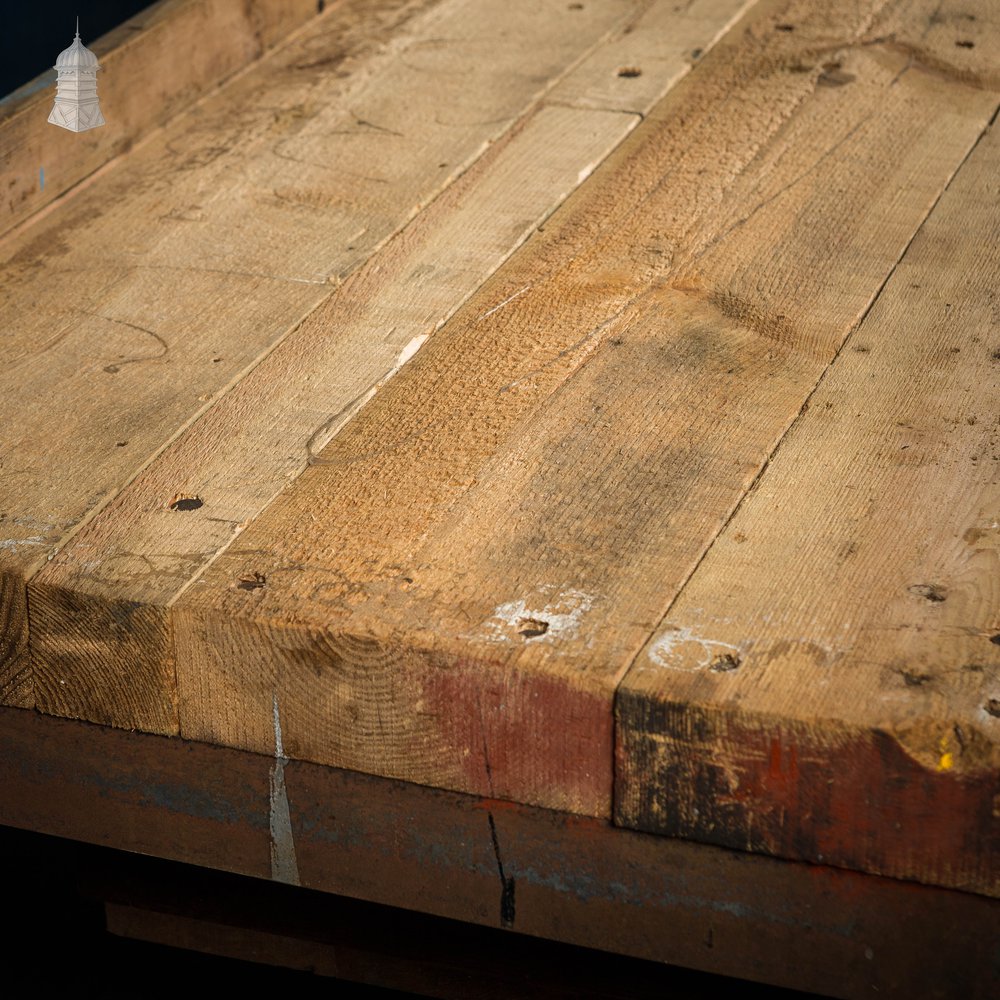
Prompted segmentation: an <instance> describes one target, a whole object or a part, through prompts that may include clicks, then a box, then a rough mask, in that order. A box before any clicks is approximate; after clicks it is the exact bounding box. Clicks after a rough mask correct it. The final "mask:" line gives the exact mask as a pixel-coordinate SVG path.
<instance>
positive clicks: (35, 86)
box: [0, 69, 56, 105]
mask: <svg viewBox="0 0 1000 1000" xmlns="http://www.w3.org/2000/svg"><path fill="white" fill-rule="evenodd" d="M55 82H56V71H55V70H54V69H50V70H47V71H46V72H45V73H43V74H42V75H41V76H39V77H37V78H36V79H34V80H32V81H31V82H30V83H26V84H25V85H24V86H23V87H18V88H17V90H15V91H13V92H12V93H10V94H5V95H4V96H3V97H0V105H4V104H13V103H14V102H15V101H20V100H21V99H22V98H25V97H30V96H31V95H32V94H37V93H38V91H40V90H45V89H46V88H47V87H51V86H52V84H54V83H55Z"/></svg>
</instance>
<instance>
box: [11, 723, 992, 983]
mask: <svg viewBox="0 0 1000 1000" xmlns="http://www.w3.org/2000/svg"><path fill="white" fill-rule="evenodd" d="M274 766H275V761H274V759H273V757H271V758H269V757H264V756H261V755H256V754H251V753H246V752H241V751H235V750H227V749H224V748H220V747H213V746H207V745H204V744H198V743H193V742H189V741H186V740H182V739H176V738H175V739H166V738H164V737H159V736H152V735H146V734H142V733H128V732H125V731H123V730H117V729H110V728H105V727H101V726H94V725H89V724H87V723H81V722H73V721H68V720H63V719H55V718H52V717H47V716H42V715H39V714H38V713H35V712H30V711H24V710H20V709H0V787H2V788H3V790H4V794H3V795H2V796H0V824H5V825H8V826H16V827H22V828H29V829H34V830H38V831H41V832H46V833H50V834H56V835H58V836H61V837H71V838H74V839H77V840H85V841H87V842H90V843H96V844H103V845H107V846H113V847H115V848H118V849H120V850H127V851H134V852H138V853H142V854H153V855H157V856H159V857H162V858H167V859H172V860H177V861H184V862H186V863H191V864H197V865H201V866H203V867H213V868H218V869H223V870H227V871H236V872H242V873H244V874H250V875H255V876H264V877H266V876H267V875H268V874H269V862H268V852H269V839H270V833H269V831H270V828H271V824H270V822H269V811H270V802H269V794H268V787H269V779H268V775H269V771H270V770H271V769H273V767H274ZM284 777H285V789H286V794H287V797H288V800H289V818H290V830H291V837H292V841H293V843H294V845H295V851H296V855H297V859H298V868H299V873H300V877H301V882H302V885H303V886H306V887H310V888H313V889H318V890H321V891H323V892H332V893H337V894H339V895H343V896H351V897H354V898H358V899H366V900H369V901H371V902H376V903H383V904H387V905H390V906H402V907H405V908H409V909H415V910H418V911H420V912H425V913H431V914H435V915H437V916H441V917H447V918H452V919H456V920H464V921H468V922H470V923H473V924H477V925H480V926H485V927H495V928H500V927H502V926H503V909H502V905H501V901H502V897H503V884H502V880H501V878H500V877H499V874H498V867H497V852H498V851H499V854H500V857H501V858H502V861H503V866H504V872H505V877H506V878H509V879H511V880H513V883H514V885H515V887H516V888H515V892H514V897H515V903H516V906H515V912H514V915H513V929H514V930H515V931H517V932H521V933H523V934H525V935H532V936H535V937H543V938H548V939H551V940H555V941H564V942H567V943H569V944H575V945H582V946H584V947H588V948H600V949H602V950H604V951H612V952H615V953H618V954H623V955H631V956H634V957H637V958H644V959H648V960H651V961H655V962H671V963H674V964H678V965H682V966H685V967H688V968H696V969H704V970H706V971H710V972H715V973H719V974H722V975H735V976H738V977H741V978H751V979H754V980H757V981H761V982H767V983H771V984H775V985H780V986H787V987H790V988H794V989H804V990H809V991H818V992H821V993H823V994H826V995H833V996H851V997H860V996H871V995H872V993H873V992H874V988H877V989H878V991H879V993H880V994H885V993H888V994H893V995H897V996H901V997H912V996H917V995H920V996H941V997H948V996H954V995H955V992H956V991H958V992H960V993H961V994H962V995H963V996H969V997H977V996H981V997H989V996H991V991H992V990H993V988H994V968H995V966H994V962H995V948H996V942H997V940H998V936H1000V903H998V901H996V900H991V899H986V898H984V897H981V896H975V895H972V894H969V893H960V892H954V891H950V890H945V889H939V888H934V887H920V886H916V885H912V884H907V883H903V882H898V881H895V880H893V879H884V878H879V877H877V876H866V875H860V874H857V873H854V872H848V871H842V870H838V869H835V868H828V867H824V866H816V865H806V864H802V863H796V862H785V861H779V860H777V859H774V858H767V857H755V856H750V855H745V854H742V853H740V852H738V851H729V850H725V849H722V848H718V847H709V846H706V845H700V844H694V843H689V842H685V841H681V840H674V839H672V838H667V837H656V836H650V835H648V834H642V833H637V832H635V831H632V830H624V829H620V828H615V827H613V826H611V825H610V824H608V823H606V822H601V821H594V820H586V819H581V818H580V817H574V816H570V815H566V814H559V813H552V812H547V811H545V810H540V809H533V808H529V807H523V806H514V805H510V804H506V803H501V802H496V801H491V800H486V799H478V798H475V797H471V796H465V795H460V794H458V793H453V792H442V791H438V790H435V789H430V788H421V787H419V786H415V785H408V784H405V783H402V782H396V781H391V780H386V779H380V778H374V777H371V776H368V775H363V774H357V773H352V772H349V771H339V770H336V769H331V768H326V767H322V766H318V765H315V764H308V763H305V762H300V761H292V762H290V763H289V764H288V765H287V766H286V769H285V775H284ZM492 830H495V831H496V844H497V845H498V846H495V845H494V839H493V835H492ZM508 916H509V913H508ZM901 929H905V933H902V932H901ZM790 954H794V955H795V956H796V960H795V961H794V962H790V961H789V960H788V956H789V955H790Z"/></svg>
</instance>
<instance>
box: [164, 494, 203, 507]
mask: <svg viewBox="0 0 1000 1000" xmlns="http://www.w3.org/2000/svg"><path fill="white" fill-rule="evenodd" d="M204 505H205V501H204V500H202V498H201V497H196V496H188V495H187V494H183V493H178V494H177V496H175V497H174V498H173V500H171V501H170V509H171V510H197V509H198V508H199V507H203V506H204Z"/></svg>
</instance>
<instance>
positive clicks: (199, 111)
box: [0, 0, 636, 731]
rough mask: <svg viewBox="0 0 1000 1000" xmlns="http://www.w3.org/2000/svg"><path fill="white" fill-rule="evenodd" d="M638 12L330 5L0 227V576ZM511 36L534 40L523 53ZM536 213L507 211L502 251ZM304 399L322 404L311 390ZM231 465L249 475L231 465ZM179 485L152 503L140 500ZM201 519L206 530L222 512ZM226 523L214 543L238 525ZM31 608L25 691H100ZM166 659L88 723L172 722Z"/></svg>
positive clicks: (77, 606) (28, 566) (585, 133)
mask: <svg viewBox="0 0 1000 1000" xmlns="http://www.w3.org/2000/svg"><path fill="white" fill-rule="evenodd" d="M635 9H636V5H635V4H627V5H624V6H623V5H620V4H612V3H595V4H590V5H588V9H587V11H586V12H585V16H582V17H576V16H572V14H571V13H570V12H567V11H566V10H565V8H563V7H561V6H560V7H558V8H556V7H554V6H544V7H540V6H539V5H537V4H534V3H529V2H527V0H525V2H523V3H518V4H516V5H513V6H509V8H508V9H505V10H504V11H503V12H501V11H500V10H499V9H498V8H496V7H495V6H494V5H490V4H482V3H478V2H474V0H447V2H444V3H441V4H437V5H434V4H429V3H417V2H414V3H403V2H401V0H387V2H383V3H378V4H372V3H343V4H338V5H337V6H336V7H335V8H334V9H332V10H331V11H330V12H329V14H328V15H324V17H323V18H321V19H318V20H317V21H316V23H315V24H314V25H311V26H309V27H308V28H307V29H306V30H305V31H304V32H302V33H301V34H299V35H297V36H296V37H295V38H294V39H293V40H292V41H291V42H290V43H289V45H287V46H285V47H284V48H282V49H281V50H280V51H278V52H275V53H273V54H272V55H271V56H269V57H267V58H265V59H264V60H262V62H261V63H260V65H259V66H257V67H255V68H254V69H253V70H251V71H250V72H248V73H246V74H244V75H242V76H240V77H239V78H238V79H236V80H234V81H232V83H231V84H230V85H229V86H227V87H226V88H224V89H223V90H222V91H220V92H219V93H217V94H215V95H213V96H212V97H211V98H209V99H207V100H206V101H204V102H202V103H200V104H199V105H197V106H196V107H194V108H192V109H191V110H190V111H189V113H187V114H186V115H184V116H182V117H181V118H179V119H177V120H176V121H174V122H173V123H171V125H170V126H169V127H167V128H166V129H165V130H164V131H163V132H162V133H161V134H159V135H158V136H156V137H154V138H152V139H151V140H150V142H149V143H148V144H146V145H145V146H144V147H143V148H142V149H140V150H136V151H135V152H134V154H133V155H132V156H130V157H129V158H128V159H127V161H123V162H122V163H121V164H120V165H119V166H118V168H117V169H115V170H114V171H111V172H109V173H108V174H107V175H106V176H104V177H102V178H101V179H100V181H99V183H95V184H93V185H91V186H90V187H88V188H87V189H85V190H82V191H80V192H78V194H77V195H76V196H75V197H74V198H73V199H71V200H70V201H68V202H67V203H66V204H65V205H63V206H60V208H59V209H58V210H56V211H54V212H52V213H51V214H49V215H48V216H46V218H45V219H43V220H41V221H40V222H39V223H38V224H37V225H35V226H32V227H31V228H30V229H29V230H27V231H26V232H25V233H23V234H20V235H19V236H17V237H16V238H14V239H11V240H8V241H7V243H6V245H5V252H6V254H7V256H6V263H5V264H4V265H3V270H2V273H3V275H4V282H3V284H2V285H0V307H2V308H3V311H4V316H5V317H6V318H7V321H8V323H9V326H8V329H7V336H6V338H5V340H4V343H3V347H2V353H3V360H4V366H3V370H2V374H0V395H2V398H3V399H4V404H5V408H4V413H5V433H4V441H3V452H2V454H0V463H3V469H4V478H3V480H2V482H0V490H2V494H0V514H3V515H4V516H5V521H4V535H5V537H4V540H3V550H2V551H0V572H4V573H7V574H8V575H11V576H13V577H14V578H15V580H16V579H17V578H24V579H28V578H30V577H31V576H32V575H33V574H34V573H35V572H36V571H37V570H38V569H39V568H41V567H42V566H44V565H45V563H46V561H47V560H48V558H49V557H50V556H51V555H52V554H53V553H54V552H55V551H56V550H57V549H58V547H59V546H61V545H62V544H64V543H65V542H66V540H67V539H68V538H69V537H70V536H71V535H72V534H73V533H74V532H75V531H77V530H78V529H79V527H80V526H81V525H82V524H83V523H85V522H86V521H87V520H89V519H90V518H91V517H93V516H94V515H95V514H96V513H97V512H98V511H99V510H100V509H101V508H102V507H103V506H105V505H106V504H107V503H108V502H109V501H110V500H111V499H113V497H114V496H115V495H116V494H117V493H118V492H119V491H120V490H121V488H122V487H123V486H124V485H125V484H127V483H128V482H129V481H130V480H131V479H132V478H134V477H135V475H137V474H138V473H139V472H140V471H141V470H142V469H143V468H144V467H145V466H146V465H147V464H148V463H149V462H150V461H152V460H153V459H154V458H155V457H156V456H157V455H158V454H159V452H161V451H162V450H163V448H164V447H166V446H167V445H168V444H169V443H170V441H171V440H172V439H173V438H174V437H176V436H177V435H178V434H180V433H182V432H183V431H184V429H185V428H186V427H187V426H189V425H190V424H191V423H192V421H194V420H196V419H197V417H198V416H199V415H200V414H201V413H203V412H205V411H206V410H207V409H208V408H210V406H211V404H212V403H213V402H214V401H216V400H217V399H219V398H221V397H222V396H223V395H224V394H225V393H226V392H227V391H228V390H229V389H230V388H231V387H232V386H233V385H234V384H236V383H237V382H238V381H239V380H240V379H241V378H242V377H243V376H244V375H245V374H246V373H247V372H248V371H249V370H251V369H252V368H253V367H254V366H255V365H256V364H257V363H258V361H259V360H260V359H261V357H262V356H263V355H265V354H266V353H268V352H269V351H270V350H271V349H272V348H273V347H274V346H275V344H277V343H278V342H279V341H280V340H281V339H282V338H283V337H284V336H286V335H287V334H288V333H289V332H290V331H291V330H293V329H295V328H296V327H297V326H298V324H299V322H300V320H301V319H303V318H304V317H305V316H306V315H308V314H309V313H310V312H311V311H312V310H313V309H315V308H316V307H317V306H318V305H319V304H320V303H321V302H323V301H324V300H325V299H327V298H328V297H329V296H330V295H331V294H332V293H333V292H334V290H335V288H336V286H337V285H339V284H340V283H341V282H342V281H343V279H344V278H345V277H346V276H347V275H349V274H350V272H351V271H353V270H354V269H356V268H357V267H358V266H359V265H360V264H362V263H363V262H364V261H365V260H366V259H367V258H368V257H369V256H370V255H371V254H372V253H373V252H375V251H376V250H377V249H378V248H379V247H380V246H381V245H382V244H383V243H384V242H385V241H386V240H387V239H388V238H390V237H391V236H392V235H393V233H395V232H396V231H398V230H400V229H401V228H402V227H403V226H404V225H405V224H406V223H407V222H408V221H410V219H411V218H412V217H413V216H414V215H416V214H417V213H418V212H419V211H420V210H421V209H422V208H423V207H425V206H426V205H427V204H428V203H429V202H431V201H432V200H433V199H434V198H435V197H436V196H437V195H439V194H440V193H441V192H442V191H443V190H445V189H446V188H447V187H448V185H449V184H450V183H451V182H452V181H453V180H454V179H455V178H456V177H458V176H460V175H461V174H462V173H463V172H464V171H465V170H466V169H467V168H468V167H469V166H470V165H471V164H472V163H474V162H475V160H476V159H478V157H479V156H480V155H481V154H482V153H483V152H484V151H485V150H486V149H487V148H488V147H489V145H490V143H491V142H493V141H494V140H496V139H498V138H499V137H500V136H502V135H503V134H504V133H505V132H507V131H509V130H510V128H511V127H512V125H513V124H514V123H515V122H516V121H517V120H518V118H519V117H520V116H521V115H522V114H523V113H524V112H525V111H526V110H527V109H529V108H531V107H532V106H533V104H534V102H535V101H536V99H537V98H538V97H540V96H541V95H542V94H544V92H545V91H546V89H548V88H549V87H550V86H551V85H552V84H553V83H554V82H556V81H557V80H558V79H559V78H560V77H561V76H562V75H563V74H564V73H565V72H566V71H567V70H568V69H569V68H571V67H573V66H575V65H577V64H578V63H579V62H580V60H581V58H583V57H585V56H586V55H587V53H588V52H589V51H590V50H591V49H592V48H594V47H595V46H596V45H598V44H600V43H601V41H602V40H603V39H604V38H605V36H606V35H608V34H609V32H611V33H612V35H613V29H614V28H615V26H616V25H617V26H618V30H619V31H620V30H623V29H624V27H625V26H626V25H627V24H628V22H629V20H630V18H631V16H632V14H633V12H634V10H635ZM527 37H530V38H532V39H534V41H535V42H537V45H532V46H525V45H524V44H523V39H524V38H527ZM441 38H447V39H449V41H447V43H441V42H440V39H441ZM487 39H494V40H493V41H492V42H490V43H489V48H490V52H491V58H490V59H488V60H485V59H483V58H482V53H483V51H484V47H485V46H486V45H487V41H486V40H487ZM428 81H433V84H429V83H428ZM401 94H402V95H408V96H407V97H406V98H405V100H401V99H400V95H401ZM582 117H587V118H589V120H590V121H592V122H596V121H598V120H601V121H604V122H610V121H611V120H612V119H614V120H615V125H614V126H613V127H612V128H610V130H607V129H606V130H605V132H604V133H603V134H604V136H605V138H600V135H601V129H600V128H598V129H597V130H596V132H595V131H593V130H591V128H590V126H586V127H585V128H583V129H582V130H581V134H580V136H579V140H578V146H577V148H578V149H579V150H581V151H582V153H581V155H583V154H585V155H586V157H587V158H586V159H583V162H582V163H580V164H578V165H577V166H576V167H575V172H574V175H573V176H574V178H575V179H576V180H577V182H578V181H579V172H580V170H581V168H583V167H587V166H588V164H590V163H591V162H592V159H593V157H595V156H596V157H599V156H601V155H603V152H604V151H605V150H606V148H607V143H608V142H610V141H612V140H610V139H608V138H607V135H608V134H609V132H610V133H611V134H615V135H618V136H620V135H621V134H622V131H623V130H627V128H628V127H629V126H630V124H631V123H632V121H633V120H634V116H628V115H621V114H614V113H610V112H596V111H595V112H587V113H584V112H577V113H576V114H575V115H574V114H573V113H572V112H571V111H569V110H563V111H562V112H559V113H556V112H555V111H554V112H553V119H554V120H555V122H556V123H557V124H556V128H555V132H556V135H558V133H559V130H560V129H562V130H565V129H566V127H567V123H568V122H576V123H577V124H579V123H580V122H581V119H582ZM415 123H417V126H418V127H414V124H415ZM574 141H577V139H576V137H574ZM553 169H554V170H555V171H556V174H558V177H555V176H550V175H548V174H546V173H545V170H544V169H542V170H541V171H540V172H539V175H538V187H541V186H543V185H544V183H545V182H546V180H552V181H553V182H554V183H555V184H556V187H557V190H555V191H553V193H552V198H554V199H555V200H558V197H560V191H561V190H562V189H558V185H560V184H565V171H566V165H565V162H564V161H558V157H557V158H556V165H555V167H554V168H553ZM562 193H564V190H562ZM550 204H551V203H550V202H546V206H545V208H547V207H550ZM537 214H538V213H537V211H535V214H532V213H531V212H529V213H528V216H527V217H526V218H524V219H522V218H517V219H514V220H513V221H512V223H511V225H512V227H513V231H512V232H509V233H507V234H505V236H504V239H505V241H506V243H505V247H504V249H505V250H506V251H509V249H510V248H511V247H512V246H513V245H515V244H516V237H517V234H518V233H520V232H522V231H523V229H524V227H526V226H528V227H530V225H531V224H533V221H534V220H535V219H536V218H537ZM542 214H543V215H544V210H542ZM400 349H401V348H398V349H396V350H395V351H393V352H392V353H393V356H394V357H395V356H398V353H399V350H400ZM365 385H367V383H362V384H361V386H360V387H359V388H358V389H356V390H355V392H357V391H361V389H362V388H364V386H365ZM349 398H351V397H350V396H349V397H348V399H349ZM313 405H316V406H318V408H319V410H320V412H321V413H322V412H323V407H324V406H325V400H323V399H320V400H319V401H318V403H314V404H313ZM315 415H316V413H315V411H314V412H313V416H314V417H315ZM327 416H329V413H328V412H327V413H326V414H325V416H321V417H319V419H318V420H316V421H314V423H313V426H312V428H311V430H315V429H316V426H317V424H318V423H322V422H323V421H324V420H325V419H326V417H327ZM63 428H73V432H72V433H65V432H64V431H63ZM40 429H41V431H40ZM286 446H287V445H286V444H284V443H283V444H282V447H286ZM298 460H299V461H300V460H301V459H298ZM53 469H58V470H59V475H52V470H53ZM281 471H282V472H283V471H284V470H281ZM236 477H237V478H239V479H244V480H245V479H246V478H247V469H246V468H245V467H241V469H240V470H239V471H238V472H237V473H236ZM180 493H183V490H182V489H180V488H177V492H171V494H170V495H169V496H167V497H157V498H156V509H157V510H158V511H160V510H162V509H163V508H164V507H166V508H169V507H170V505H171V503H172V502H174V500H175V499H181V497H180V496H179V494H180ZM271 493H273V489H272V490H271V492H269V493H267V496H270V495H271ZM181 509H182V510H183V507H182V508H181ZM175 512H176V511H175V510H170V511H169V513H171V514H172V513H175ZM242 516H245V515H243V514H239V515H237V517H235V518H234V519H233V520H234V521H236V522H238V521H239V519H240V517H242ZM212 530H213V531H214V532H215V533H216V537H217V536H218V533H219V531H220V528H219V525H218V523H216V524H214V525H212ZM221 530H222V532H223V537H228V535H229V534H230V533H231V531H232V524H230V525H229V527H228V528H227V527H226V526H225V525H223V527H222V529H221ZM182 555H183V553H182ZM180 564H181V565H184V560H183V558H182V559H181V560H180ZM173 568H174V571H176V563H175V564H174V566H173ZM8 589H9V590H10V591H11V592H14V591H16V590H17V586H16V583H12V584H11V586H10V588H8ZM86 603H87V602H85V601H84V600H83V599H82V598H80V597H75V596H70V598H69V599H68V603H67V604H66V605H65V606H64V608H63V611H64V612H65V615H67V616H76V615H78V614H80V612H81V608H82V607H83V605H84V604H86ZM91 604H92V602H91ZM133 604H134V599H133V598H126V600H125V601H124V603H123V604H121V605H116V606H115V607H114V608H112V609H111V611H110V612H109V613H110V616H111V620H110V623H107V621H106V619H107V616H105V620H102V622H101V623H100V624H99V626H98V627H97V629H96V630H95V631H93V632H92V633H91V634H90V635H89V637H88V640H87V641H86V642H84V644H83V646H82V647H81V648H80V650H79V657H80V659H81V661H82V662H87V663H94V664H96V665H97V666H96V668H95V669H100V666H99V664H100V663H101V658H102V657H103V656H105V655H107V654H108V652H109V651H110V650H113V649H114V648H116V646H117V645H122V644H124V646H126V647H127V646H128V641H127V640H125V639H123V638H122V636H121V635H120V634H119V631H118V625H119V624H120V621H121V620H122V615H125V616H126V617H127V616H130V615H131V613H132V612H131V609H132V606H133ZM38 613H39V616H40V620H41V621H44V622H45V623H46V628H49V627H50V626H51V627H52V628H53V630H54V631H53V635H52V636H51V637H45V636H44V632H43V635H42V636H40V641H41V639H43V638H45V639H46V640H47V641H50V646H49V647H46V648H43V647H42V646H41V645H39V647H38V649H40V650H41V653H40V655H41V656H43V658H49V657H50V655H51V656H54V657H55V660H56V662H57V663H58V670H57V672H56V675H55V676H54V677H52V678H49V680H48V681H46V682H43V684H42V687H43V688H44V689H45V691H46V692H47V693H46V694H45V695H44V696H43V697H42V698H41V699H39V700H38V701H37V704H38V705H39V706H40V707H43V708H49V709H54V708H55V707H56V706H68V705H69V704H70V702H71V698H70V696H69V692H65V691H62V690H61V689H62V688H64V687H68V688H70V691H73V690H78V691H89V690H90V689H91V688H92V687H96V690H98V691H99V690H100V689H101V687H102V685H99V684H98V685H96V686H95V685H92V683H91V681H92V679H93V678H91V677H90V676H86V675H84V676H80V677H78V678H74V677H72V676H70V677H67V676H66V671H65V667H66V663H67V661H66V659H65V657H66V656H67V655H68V656H71V657H72V656H74V655H76V654H75V652H74V649H73V647H72V644H71V642H70V641H69V638H68V636H67V633H66V632H65V630H64V629H62V628H61V627H59V625H58V623H59V621H60V616H59V611H58V609H53V608H47V607H44V606H43V605H42V603H41V602H40V603H39V605H38ZM140 617H142V616H140ZM105 626H107V627H105ZM146 638H147V637H146V635H145V633H144V635H143V638H142V642H143V643H144V642H145V641H146ZM19 642H23V640H19ZM53 648H54V649H55V652H54V653H53V652H52V649H53ZM12 669H13V668H12ZM17 670H18V674H19V676H20V675H21V673H23V671H21V669H20V667H18V668H17ZM6 672H7V671H5V670H4V669H3V668H0V673H4V674H6ZM171 673H172V668H171V667H170V666H169V665H166V666H165V667H163V670H162V672H161V674H157V679H156V680H155V682H150V683H152V684H153V687H152V688H150V687H149V685H148V684H146V683H145V682H144V681H142V680H141V679H136V678H131V677H129V676H128V675H126V676H124V677H123V676H120V675H115V674H114V673H113V672H112V674H111V676H110V677H109V679H108V683H107V685H103V687H106V688H108V689H109V690H111V691H112V692H114V695H113V696H112V697H118V696H119V695H118V693H119V692H120V691H125V690H129V691H131V690H132V689H133V688H134V689H135V690H136V691H139V692H141V691H146V690H150V691H154V690H155V697H151V698H144V697H140V696H139V695H137V694H134V693H130V694H128V695H124V696H122V697H123V698H124V701H125V703H126V704H127V705H129V706H130V709H129V713H128V714H127V715H125V716H121V717H119V716H116V715H115V714H114V713H113V712H112V713H94V714H92V715H88V716H87V717H92V718H95V719H101V720H103V721H108V720H111V719H117V720H118V721H119V722H120V724H123V725H128V726H143V727H145V728H150V729H154V730H156V731H174V730H176V718H175V714H174V710H173V707H172V706H173V693H172V692H170V691H166V692H165V691H161V690H159V689H158V685H159V684H160V682H161V680H162V678H163V677H169V676H171ZM46 685H47V686H46ZM8 686H10V685H9V684H6V682H5V687H8ZM22 688H23V685H21V687H19V689H18V690H19V691H20V690H21V689H22ZM144 702H148V709H144V710H138V706H139V705H140V704H143V703H144ZM19 703H23V699H20V696H19ZM66 710H67V711H68V712H69V713H70V714H72V710H71V709H69V708H67V709H66ZM81 714H85V713H81Z"/></svg>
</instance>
